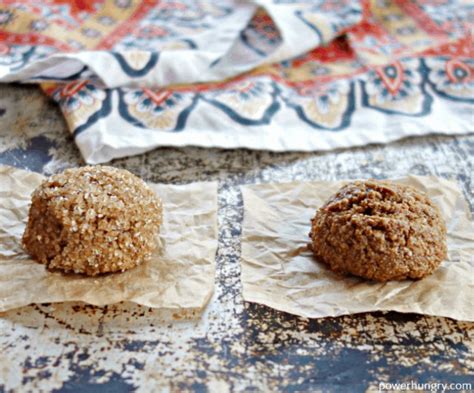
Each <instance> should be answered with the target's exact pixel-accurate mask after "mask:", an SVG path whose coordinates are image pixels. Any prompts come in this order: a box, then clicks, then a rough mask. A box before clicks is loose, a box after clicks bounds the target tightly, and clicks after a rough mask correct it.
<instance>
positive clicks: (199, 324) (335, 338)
mask: <svg viewBox="0 0 474 393" xmlns="http://www.w3.org/2000/svg"><path fill="white" fill-rule="evenodd" d="M19 108H28V110H20V109H19ZM0 109H2V110H1V111H0V113H2V114H1V117H0V128H1V132H0V164H9V165H13V166H16V167H20V168H25V169H30V170H34V171H37V172H41V173H44V174H48V175H49V174H52V173H57V172H60V171H61V170H63V169H64V168H68V167H76V166H79V165H84V163H83V162H82V160H81V158H80V155H79V152H78V150H77V148H76V147H75V145H74V143H73V141H72V139H71V137H70V136H69V134H68V132H67V131H66V125H65V124H64V121H63V119H62V117H61V114H60V112H59V109H58V108H57V107H56V106H55V105H54V104H53V103H50V102H49V101H48V100H47V99H46V98H44V97H43V95H42V94H41V92H40V91H39V90H37V89H36V87H31V86H7V85H2V86H1V87H0ZM473 161H474V137H473V136H465V137H459V138H454V137H450V138H447V137H429V138H413V139H407V140H403V141H400V142H396V143H392V144H388V145H380V146H378V145H377V146H366V147H363V148H356V149H351V150H340V151H333V152H327V153H279V154H275V153H270V152H261V151H254V152H252V151H247V150H235V151H228V150H217V149H207V150H206V149H199V148H183V149H171V148H162V149H158V150H155V151H153V152H150V153H148V154H144V155H140V156H137V157H131V158H127V159H120V160H115V161H113V162H112V163H110V164H109V165H112V166H115V167H119V168H125V169H128V170H129V171H131V172H132V173H135V174H137V175H139V176H140V177H142V178H143V179H144V180H146V181H153V182H165V183H187V182H193V181H197V180H218V181H219V195H218V198H219V218H218V219H219V247H218V251H217V259H216V263H217V270H216V290H215V294H214V297H213V298H212V299H211V301H210V303H209V306H208V307H207V309H206V311H205V312H204V314H203V315H202V316H200V317H195V318H188V319H181V318H180V317H179V316H177V315H173V314H166V313H160V312H157V311H156V310H152V309H148V308H144V307H139V306H135V305H131V304H118V305H114V306H108V307H92V306H85V305H82V304H77V303H75V304H43V305H33V306H28V307H23V308H20V309H17V310H12V311H9V312H5V313H1V314H0V330H1V332H2V334H1V337H0V348H1V349H2V358H1V360H0V392H3V391H5V392H10V391H64V392H66V391H81V392H92V391H97V389H99V388H107V389H108V390H109V391H113V392H126V391H131V390H137V391H139V392H140V391H141V392H148V391H152V390H154V391H160V390H161V391H173V392H175V391H176V392H177V391H180V392H181V391H194V392H231V391H232V392H244V391H274V392H277V391H298V392H314V391H329V392H337V391H351V392H364V391H378V386H379V383H380V382H399V383H401V382H410V381H415V382H418V383H436V382H439V383H466V382H472V373H473V371H474V361H473V360H474V359H473V356H472V353H473V349H474V348H473V347H474V345H473V343H474V330H473V324H472V323H465V322H456V321H453V320H450V319H446V318H435V317H425V316H420V315H414V314H399V313H367V314H359V315H353V316H345V317H338V318H325V319H320V320H308V319H304V318H297V317H294V316H291V315H288V314H285V313H282V312H278V311H275V310H272V309H269V308H267V307H264V306H260V305H255V304H246V303H244V302H243V301H242V297H241V286H240V279H239V275H240V268H239V255H240V240H239V238H240V233H241V222H242V214H243V209H242V197H241V194H240V191H239V185H241V184H246V183H258V182H285V181H294V180H300V181H305V180H314V179H322V180H336V179H357V178H376V179H382V178H396V177H400V176H404V175H406V174H415V175H430V174H432V175H436V176H442V177H445V178H450V179H453V180H456V181H457V182H458V183H459V184H460V185H461V187H462V188H463V191H464V193H465V195H466V197H467V199H468V201H469V203H470V206H471V208H472V203H473V201H474V198H473V173H474V170H473V169H474V168H473V163H474V162H473ZM465 295H466V296H467V295H468V294H465Z"/></svg>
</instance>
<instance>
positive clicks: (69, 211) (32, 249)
mask: <svg viewBox="0 0 474 393" xmlns="http://www.w3.org/2000/svg"><path fill="white" fill-rule="evenodd" d="M161 222H162V204H161V201H160V199H159V198H158V197H157V195H156V194H155V193H154V192H153V191H152V190H151V189H150V188H149V187H148V186H147V185H146V184H145V182H144V181H143V180H141V179H139V178H138V177H136V176H135V175H133V174H132V173H130V172H128V171H126V170H122V169H117V168H112V167H107V166H86V167H82V168H75V169H68V170H66V171H64V172H63V173H61V174H58V175H54V176H52V177H50V178H49V179H47V180H45V181H44V182H43V183H42V184H40V185H39V187H38V188H37V189H36V190H35V191H34V192H33V195H32V204H31V207H30V211H29V217H28V224H27V227H26V230H25V233H24V234H23V246H24V248H25V249H26V251H27V252H28V253H29V254H30V255H31V256H32V257H33V258H34V259H35V260H36V261H38V262H40V263H43V264H45V265H46V266H47V267H48V268H51V269H61V270H64V271H66V272H75V273H84V274H87V275H90V276H93V275H97V274H100V273H109V272H118V271H124V270H127V269H131V268H133V267H135V266H137V265H138V264H140V263H142V262H143V261H145V260H146V259H148V258H149V257H150V255H151V253H152V251H153V249H154V248H155V245H156V244H155V243H156V236H157V234H158V231H159V227H160V225H161Z"/></svg>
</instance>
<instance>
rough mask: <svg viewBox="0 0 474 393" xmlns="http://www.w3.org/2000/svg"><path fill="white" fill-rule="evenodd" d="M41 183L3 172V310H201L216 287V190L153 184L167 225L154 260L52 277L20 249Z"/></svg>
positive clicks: (21, 174)
mask: <svg viewBox="0 0 474 393" xmlns="http://www.w3.org/2000/svg"><path fill="white" fill-rule="evenodd" d="M43 179H44V177H43V176H41V175H39V174H37V173H33V172H27V171H23V170H19V169H16V168H12V167H5V166H2V167H0V311H5V310H8V309H12V308H16V307H21V306H25V305H28V304H31V303H49V302H67V301H83V302H86V303H90V304H94V305H99V306H102V305H106V304H112V303H117V302H121V301H131V302H134V303H137V304H141V305H144V306H149V307H154V308H161V309H171V310H178V311H188V310H189V311H199V310H200V309H202V308H203V307H204V306H205V305H206V303H207V302H208V300H209V299H210V297H211V295H212V292H213V287H214V270H215V265H214V261H215V253H216V249H217V215H216V214H217V183H215V182H210V183H209V182H208V183H192V184H187V185H182V186H175V185H164V184H149V185H150V186H151V187H152V188H153V190H155V191H156V192H157V194H158V195H159V196H160V197H161V199H162V200H163V210H164V222H163V225H162V227H161V231H160V232H161V233H160V235H159V242H160V243H161V245H162V247H159V248H158V249H157V251H156V252H155V253H154V255H153V257H152V260H150V261H149V262H147V263H144V264H143V265H140V266H138V267H136V268H134V269H132V270H129V271H126V272H123V273H115V274H108V275H104V276H99V277H87V276H83V275H76V274H64V273H61V272H49V271H48V270H47V269H46V268H45V266H44V265H41V264H39V263H36V262H34V261H33V260H32V259H31V257H29V256H28V255H27V254H26V253H25V252H24V250H23V249H22V247H21V237H22V235H23V231H24V229H25V225H26V222H27V217H28V208H29V205H30V195H31V193H32V191H33V190H34V189H35V187H36V186H38V185H39V184H40V183H41V181H42V180H43Z"/></svg>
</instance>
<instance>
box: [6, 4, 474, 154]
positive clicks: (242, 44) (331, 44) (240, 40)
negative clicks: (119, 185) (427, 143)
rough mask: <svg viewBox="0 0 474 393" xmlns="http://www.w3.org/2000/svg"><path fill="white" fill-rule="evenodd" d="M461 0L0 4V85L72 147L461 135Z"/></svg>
mask: <svg viewBox="0 0 474 393" xmlns="http://www.w3.org/2000/svg"><path fill="white" fill-rule="evenodd" d="M473 20H474V4H473V3H472V1H470V0H466V1H460V0H458V1H456V0H367V1H361V2H358V1H351V0H253V1H242V0H240V1H239V0H219V1H213V0H145V1H135V0H93V1H86V0H44V1H34V0H0V81H4V82H11V81H21V82H30V83H41V86H42V88H43V89H44V91H45V92H46V93H47V94H48V95H50V96H51V97H52V98H53V99H54V100H56V101H57V102H58V103H59V104H60V106H61V109H62V111H63V113H64V116H65V118H66V120H67V123H68V125H69V128H70V130H71V132H72V133H73V135H74V137H75V141H76V143H77V145H78V146H79V148H80V150H81V152H82V154H83V156H84V159H85V160H86V161H87V162H89V163H100V162H106V161H109V160H111V159H113V158H116V157H122V156H127V155H132V154H138V153H141V152H144V151H147V150H150V149H153V148H155V147H157V146H165V145H166V146H184V145H196V146H205V147H211V146H212V147H223V148H238V147H247V148H253V149H269V150H276V151H288V150H307V151H314V150H327V149H334V148H341V147H350V146H357V145H364V144H368V143H376V142H388V141H391V140H395V139H399V138H402V137H405V136H410V135H424V134H428V133H445V134H461V133H468V132H471V131H473V128H472V113H473V112H472V110H473V103H474V49H473V46H472V25H470V24H469V22H470V21H473Z"/></svg>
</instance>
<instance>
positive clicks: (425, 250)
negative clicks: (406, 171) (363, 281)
mask: <svg viewBox="0 0 474 393" xmlns="http://www.w3.org/2000/svg"><path fill="white" fill-rule="evenodd" d="M310 237H311V240H312V250H313V253H314V255H315V257H316V258H317V260H319V261H321V262H323V263H325V264H326V265H328V266H329V268H330V269H331V270H333V271H335V272H338V273H348V274H353V275H356V276H359V277H363V278H367V279H371V280H377V281H388V280H402V279H420V278H423V277H425V276H427V275H429V274H430V273H432V272H433V271H434V270H435V269H436V268H437V267H438V266H439V265H440V263H441V262H442V261H443V260H444V259H445V258H446V257H447V246H446V225H445V223H444V220H443V218H442V217H441V214H440V211H439V209H438V208H437V206H436V205H435V204H434V203H433V202H432V201H431V200H430V199H429V198H428V196H426V195H425V194H424V193H422V192H420V191H418V190H416V189H415V188H413V187H410V186H405V185H401V184H396V183H392V182H389V181H376V180H369V181H356V182H352V183H349V184H347V185H346V186H344V187H342V188H341V189H340V190H339V191H338V192H337V193H336V194H335V195H334V196H333V197H331V198H330V199H329V200H328V201H327V202H326V203H325V204H324V205H323V206H322V207H321V208H320V209H319V210H318V211H317V212H316V215H315V216H314V218H313V219H312V225H311V232H310Z"/></svg>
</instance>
